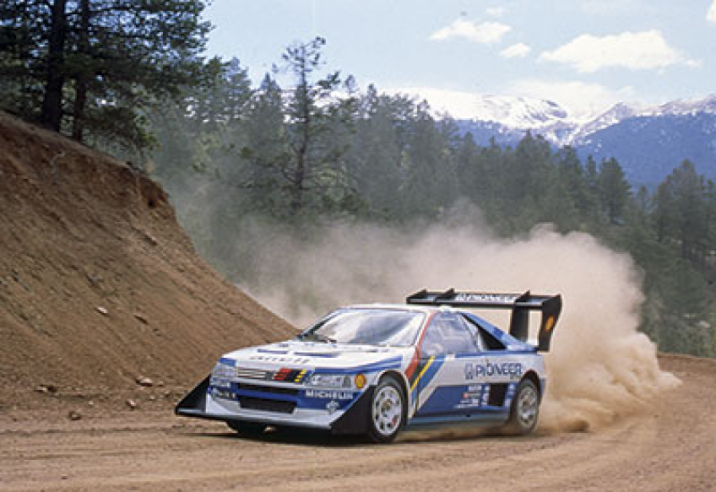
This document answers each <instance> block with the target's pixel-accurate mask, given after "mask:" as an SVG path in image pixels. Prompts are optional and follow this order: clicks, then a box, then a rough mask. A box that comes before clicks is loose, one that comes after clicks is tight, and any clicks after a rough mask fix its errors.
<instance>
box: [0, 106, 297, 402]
mask: <svg viewBox="0 0 716 492" xmlns="http://www.w3.org/2000/svg"><path fill="white" fill-rule="evenodd" d="M290 333H291V328H290V327H289V325H288V324H287V323H285V322H284V321H282V320H281V319H279V318H278V317H276V316H274V315H273V314H271V313H270V312H268V311H267V310H266V309H264V308H263V307H261V306H260V305H258V304H257V303H256V302H254V301H253V300H252V299H250V298H248V297H247V296H246V295H244V294H243V293H242V292H241V291H239V290H238V289H236V288H235V287H234V286H232V285H230V284H229V283H228V282H226V281H225V280H224V279H222V278H221V277H220V276H219V275H217V274H216V273H215V272H214V271H213V270H212V269H211V268H210V267H209V266H208V265H207V264H206V263H205V262H204V261H203V260H202V259H201V258H199V257H198V256H197V254H196V253H195V251H194V249H193V247H192V245H191V242H190V240H189V238H188V237H187V235H186V233H185V232H184V231H183V230H182V229H181V227H179V225H178V224H177V222H176V219H175V216H174V212H173V209H172V207H171V205H170V204H169V203H168V200H167V195H166V194H165V193H164V191H163V190H162V189H161V187H160V186H159V185H157V184H156V183H154V182H153V181H152V180H150V179H149V178H147V177H146V176H144V175H142V174H141V173H138V172H136V171H134V170H133V169H132V168H131V167H130V166H129V165H127V164H126V163H122V162H119V161H116V160H114V159H111V158H109V157H108V156H106V155H103V154H100V153H98V152H94V151H91V150H89V149H87V148H86V147H84V146H81V145H78V144H76V143H74V142H72V141H70V140H68V139H65V138H62V137H60V136H59V135H56V134H52V133H49V132H46V131H43V130H40V129H38V128H36V127H33V126H31V125H27V124H25V123H23V122H20V121H19V120H17V119H15V118H13V117H10V116H8V115H6V114H4V113H0V340H1V341H2V343H0V411H2V409H8V408H12V407H17V406H21V407H22V406H30V407H32V406H33V404H35V403H36V404H39V405H44V404H45V400H44V395H43V394H42V393H43V392H50V393H57V394H58V395H60V396H62V395H65V396H67V395H83V394H84V395H91V394H96V395H98V396H99V395H101V396H102V397H105V398H106V397H107V396H108V395H111V394H114V393H115V392H122V391H125V390H127V391H129V390H131V389H132V388H135V387H136V386H137V383H136V379H137V378H138V377H139V376H142V377H144V378H149V379H150V380H151V381H152V383H153V384H154V385H166V386H171V385H173V384H181V385H183V386H186V385H187V384H188V382H189V381H194V380H196V379H197V378H199V377H202V376H203V373H204V372H205V371H207V370H208V369H210V367H211V364H212V363H213V361H214V360H215V358H216V356H217V355H218V354H220V353H222V352H223V351H226V350H228V349H230V348H232V347H239V346H245V345H251V344H257V343H261V342H266V341H272V340H277V339H282V338H285V337H286V336H288V334H290ZM99 399H100V400H101V397H100V398H99ZM33 402H34V403H33Z"/></svg>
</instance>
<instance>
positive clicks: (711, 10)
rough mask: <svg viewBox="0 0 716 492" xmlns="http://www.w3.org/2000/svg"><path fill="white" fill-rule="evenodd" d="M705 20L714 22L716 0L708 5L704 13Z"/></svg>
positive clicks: (715, 19)
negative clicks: (707, 9)
mask: <svg viewBox="0 0 716 492" xmlns="http://www.w3.org/2000/svg"><path fill="white" fill-rule="evenodd" d="M706 20H707V21H709V22H713V23H714V24H716V0H714V1H713V3H712V4H711V7H709V11H708V12H707V13H706Z"/></svg>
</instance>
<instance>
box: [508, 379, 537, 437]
mask: <svg viewBox="0 0 716 492" xmlns="http://www.w3.org/2000/svg"><path fill="white" fill-rule="evenodd" d="M539 404H540V394H539V390H538V389H537V386H536V385H535V383H533V382H532V381H530V380H529V379H523V380H522V381H521V382H520V384H519V386H517V391H516V392H515V397H514V398H513V399H512V406H511V407H510V420H508V421H507V425H506V427H505V428H506V430H507V432H509V433H510V434H518V435H525V434H529V433H530V432H532V431H533V430H534V428H535V426H536V425H537V418H538V417H539Z"/></svg>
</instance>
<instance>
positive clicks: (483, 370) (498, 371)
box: [465, 362, 522, 381]
mask: <svg viewBox="0 0 716 492" xmlns="http://www.w3.org/2000/svg"><path fill="white" fill-rule="evenodd" d="M490 376H509V377H510V378H519V377H520V376H522V363H520V362H502V363H497V364H493V363H491V362H486V363H481V364H473V363H472V362H468V363H466V364H465V379H467V380H468V381H469V380H471V379H475V378H481V377H490Z"/></svg>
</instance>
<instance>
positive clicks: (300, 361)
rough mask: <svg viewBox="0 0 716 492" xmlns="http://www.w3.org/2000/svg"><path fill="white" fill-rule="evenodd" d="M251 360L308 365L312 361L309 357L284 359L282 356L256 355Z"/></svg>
mask: <svg viewBox="0 0 716 492" xmlns="http://www.w3.org/2000/svg"><path fill="white" fill-rule="evenodd" d="M249 359H251V360H260V361H262V362H285V363H288V364H307V363H308V362H310V361H311V359H310V358H308V357H284V356H281V355H261V354H254V355H251V356H249Z"/></svg>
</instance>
